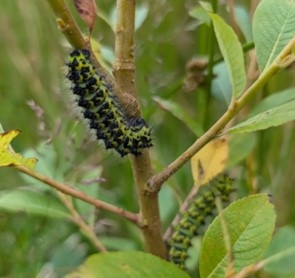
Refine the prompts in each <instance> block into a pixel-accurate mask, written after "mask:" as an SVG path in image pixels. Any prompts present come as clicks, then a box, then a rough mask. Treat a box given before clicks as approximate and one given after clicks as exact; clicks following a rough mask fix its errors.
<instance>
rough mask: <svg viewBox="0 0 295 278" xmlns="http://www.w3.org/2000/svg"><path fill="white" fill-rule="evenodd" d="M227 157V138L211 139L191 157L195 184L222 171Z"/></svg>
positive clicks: (203, 182)
mask: <svg viewBox="0 0 295 278" xmlns="http://www.w3.org/2000/svg"><path fill="white" fill-rule="evenodd" d="M227 159H228V140H227V139H226V138H225V137H222V138H218V139H215V140H212V141H211V142H210V143H208V144H207V145H206V146H205V147H204V148H203V149H201V151H199V152H198V153H197V154H196V155H194V156H193V157H192V159H191V167H192V174H193V178H194V182H195V186H200V185H202V184H205V183H208V182H209V181H210V180H212V179H213V178H214V177H215V176H216V175H218V174H219V173H221V172H223V170H224V168H225V166H226V163H227Z"/></svg>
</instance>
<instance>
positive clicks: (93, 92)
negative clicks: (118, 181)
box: [66, 49, 152, 157]
mask: <svg viewBox="0 0 295 278" xmlns="http://www.w3.org/2000/svg"><path fill="white" fill-rule="evenodd" d="M66 65H67V67H68V73H67V78H68V79H69V80H70V81H71V83H72V85H71V90H72V93H73V94H74V96H75V101H76V103H77V105H78V106H79V107H81V110H82V111H81V112H82V116H83V117H84V118H85V119H87V120H88V125H89V128H90V129H91V130H93V131H94V132H95V135H96V138H97V139H98V140H102V141H103V142H104V145H105V147H106V149H115V150H116V151H117V152H118V153H119V154H120V155H121V156H122V157H123V156H125V155H128V154H133V155H135V156H138V155H140V154H141V153H142V151H143V149H145V148H149V147H151V146H152V139H151V130H150V128H149V127H148V125H147V123H146V122H145V120H144V119H142V118H130V117H128V116H127V115H126V113H125V111H124V110H123V108H122V107H121V105H120V103H119V100H118V99H117V96H116V94H115V92H114V88H113V87H112V85H110V84H108V82H107V81H106V78H105V77H104V76H102V75H101V74H100V73H99V72H98V71H97V70H96V68H95V67H94V66H93V64H92V63H91V57H90V52H89V51H88V50H87V49H76V50H74V51H73V52H72V53H71V54H70V58H69V61H68V63H66Z"/></svg>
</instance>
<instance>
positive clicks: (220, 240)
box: [200, 194, 275, 278]
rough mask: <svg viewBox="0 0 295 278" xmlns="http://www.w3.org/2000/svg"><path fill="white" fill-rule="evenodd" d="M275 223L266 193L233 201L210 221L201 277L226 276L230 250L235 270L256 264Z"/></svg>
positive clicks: (201, 257) (203, 251) (202, 255)
mask: <svg viewBox="0 0 295 278" xmlns="http://www.w3.org/2000/svg"><path fill="white" fill-rule="evenodd" d="M222 223H223V224H224V225H223V224H222ZM274 225H275V212H274V207H273V205H272V204H271V203H270V201H269V196H268V195H267V194H257V195H252V196H249V197H246V198H243V199H240V200H238V201H236V202H234V203H232V204H231V205H230V206H229V207H227V208H226V209H225V210H223V211H222V212H221V214H219V216H218V217H217V218H216V219H215V220H214V221H213V222H212V224H211V225H210V226H209V228H208V230H207V232H206V234H205V236H204V239H203V243H202V248H201V255H200V276H201V278H203V277H204V278H205V277H211V278H213V277H214V278H215V277H227V276H226V273H227V270H228V265H229V263H230V262H229V257H230V256H229V252H231V253H232V258H233V267H234V270H235V272H238V271H240V270H241V269H242V268H244V267H245V266H247V265H250V264H252V263H255V262H256V261H257V260H259V259H260V257H261V255H262V254H263V252H265V250H266V248H267V247H268V245H269V242H270V241H271V237H272V233H273V230H274ZM224 226H226V229H224V228H223V227H224ZM227 239H228V240H227ZM228 248H229V250H228Z"/></svg>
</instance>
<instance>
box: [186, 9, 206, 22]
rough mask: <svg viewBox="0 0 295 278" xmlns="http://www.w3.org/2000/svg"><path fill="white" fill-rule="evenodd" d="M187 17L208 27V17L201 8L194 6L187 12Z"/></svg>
mask: <svg viewBox="0 0 295 278" xmlns="http://www.w3.org/2000/svg"><path fill="white" fill-rule="evenodd" d="M189 15H190V16H191V17H193V18H195V19H197V20H198V21H199V22H200V23H205V24H207V25H210V17H209V15H208V12H207V11H206V10H205V9H204V8H203V7H201V6H196V7H194V8H193V9H191V10H190V11H189Z"/></svg>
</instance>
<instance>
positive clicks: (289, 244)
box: [263, 226, 295, 277]
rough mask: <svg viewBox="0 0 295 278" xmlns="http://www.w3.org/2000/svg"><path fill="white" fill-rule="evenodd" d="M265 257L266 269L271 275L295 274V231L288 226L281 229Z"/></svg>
mask: <svg viewBox="0 0 295 278" xmlns="http://www.w3.org/2000/svg"><path fill="white" fill-rule="evenodd" d="M263 257H264V258H266V259H265V261H264V264H265V267H264V269H265V270H266V271H268V272H270V273H271V274H273V275H286V274H289V273H293V272H294V273H295V264H294V262H295V229H294V228H293V227H288V226H287V227H284V228H282V229H280V230H279V231H278V233H277V234H276V235H275V236H274V238H273V240H272V242H271V244H270V246H269V248H268V250H267V251H266V252H265V254H264V256H263ZM293 277H294V276H293Z"/></svg>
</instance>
